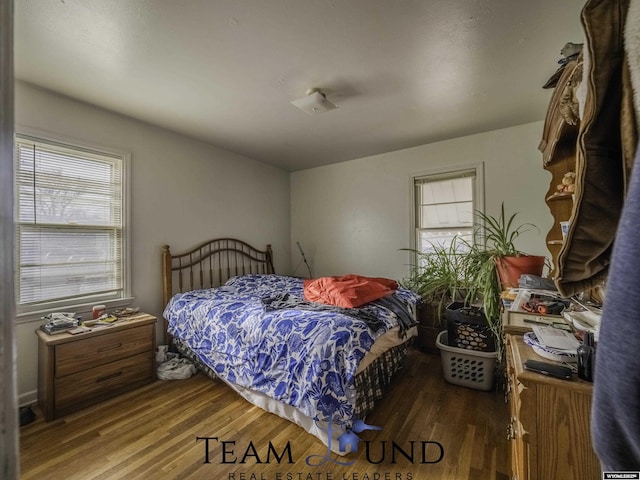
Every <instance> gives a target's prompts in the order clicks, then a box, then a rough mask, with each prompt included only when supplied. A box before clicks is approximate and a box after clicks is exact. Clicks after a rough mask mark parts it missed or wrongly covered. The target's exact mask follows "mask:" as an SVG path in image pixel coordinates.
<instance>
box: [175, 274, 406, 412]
mask: <svg viewBox="0 0 640 480" xmlns="http://www.w3.org/2000/svg"><path fill="white" fill-rule="evenodd" d="M283 293H288V294H289V295H290V296H291V297H295V298H299V299H300V300H303V298H304V296H303V281H302V280H301V279H299V278H293V277H284V276H279V275H247V276H242V277H234V278H232V279H230V280H229V281H228V282H227V283H226V284H225V285H224V286H221V287H219V288H215V289H209V290H195V291H191V292H187V293H180V294H177V295H175V296H174V297H173V298H172V299H171V301H170V302H169V304H168V305H167V307H166V309H165V311H164V317H165V318H166V319H167V320H168V322H169V327H168V330H169V333H171V334H172V335H173V336H174V337H176V338H179V339H181V340H182V341H183V342H185V343H186V344H188V345H189V346H190V348H191V349H192V350H193V351H194V353H195V354H196V355H197V356H198V357H199V358H200V359H201V360H202V361H203V362H204V363H205V364H207V365H208V366H209V367H211V368H212V369H213V370H214V371H215V372H216V374H217V375H218V376H220V377H221V378H222V379H224V380H226V381H228V382H231V383H234V384H237V385H240V386H242V387H247V388H250V389H253V390H256V391H259V392H262V393H264V394H266V395H267V396H269V397H271V398H274V399H276V400H279V401H281V402H284V403H286V404H289V405H291V406H294V407H297V408H298V409H300V410H301V411H302V412H303V413H304V414H305V415H307V416H309V417H312V418H316V417H317V418H318V419H319V420H325V421H326V420H329V421H330V420H331V419H333V422H334V423H338V424H347V423H349V422H351V420H352V419H353V418H352V417H353V402H354V401H355V391H354V389H353V379H354V376H355V374H356V370H357V368H358V364H359V362H360V361H361V360H362V358H363V357H364V356H365V354H366V353H367V351H369V349H370V348H371V346H372V345H373V342H374V341H375V339H376V338H377V337H379V336H380V335H382V334H383V333H385V332H386V331H388V330H389V329H390V328H392V327H394V326H396V325H397V324H398V320H397V317H396V315H395V314H394V313H392V312H391V311H390V310H387V309H386V308H383V307H381V306H378V305H375V304H373V303H372V304H368V305H366V306H365V307H363V308H364V309H366V310H367V311H368V313H371V311H374V312H375V313H377V315H378V316H379V318H380V319H381V320H382V321H381V322H378V324H379V325H378V324H376V325H377V326H378V327H380V328H378V330H377V331H375V332H374V331H372V330H371V328H370V327H369V326H368V324H367V322H366V321H364V320H361V319H359V318H356V317H354V316H352V315H345V314H342V313H339V312H335V311H309V310H304V309H301V310H298V309H295V308H293V309H291V308H285V309H270V308H266V306H265V302H264V300H265V299H268V298H271V297H273V296H274V295H282V294H283ZM394 295H395V297H396V298H397V299H399V300H400V301H401V302H402V303H404V304H405V305H407V307H408V308H409V310H410V311H414V309H415V304H416V302H417V301H418V298H419V297H418V296H417V295H415V294H414V293H413V292H410V291H408V290H404V289H399V290H398V291H397V292H396V293H395V294H394Z"/></svg>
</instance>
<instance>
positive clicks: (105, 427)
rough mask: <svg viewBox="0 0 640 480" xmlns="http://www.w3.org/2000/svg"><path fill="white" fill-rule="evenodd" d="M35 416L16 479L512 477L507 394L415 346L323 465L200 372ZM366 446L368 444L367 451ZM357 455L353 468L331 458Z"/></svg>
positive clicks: (304, 440) (307, 441)
mask: <svg viewBox="0 0 640 480" xmlns="http://www.w3.org/2000/svg"><path fill="white" fill-rule="evenodd" d="M36 411H37V413H38V419H37V420H36V421H35V422H34V423H32V424H30V425H27V426H24V427H21V435H20V449H21V452H20V453H21V472H22V477H21V478H23V479H25V480H28V479H38V480H42V479H53V480H57V479H64V480H70V479H82V480H88V479H118V480H120V479H136V478H141V479H215V480H217V479H222V480H423V479H429V480H436V479H442V480H465V479H468V480H489V479H491V480H506V479H508V478H509V477H510V476H509V474H508V471H509V466H508V455H509V453H508V444H507V439H506V425H507V421H508V413H507V406H506V404H505V403H504V395H503V393H502V392H480V391H477V390H472V389H468V388H464V387H459V386H455V385H450V384H448V383H446V382H445V381H444V379H443V377H442V372H441V367H440V357H439V356H437V355H427V354H424V353H421V352H418V351H416V350H410V352H409V355H408V359H407V365H406V366H405V368H404V369H403V370H402V371H401V372H400V373H399V374H398V376H397V377H396V379H395V381H394V383H393V386H392V388H391V390H390V391H389V392H388V393H387V396H386V397H385V398H384V399H383V400H382V401H381V402H380V404H379V406H378V407H377V408H376V410H375V412H374V413H373V414H371V415H370V416H369V417H368V418H367V422H368V423H369V424H372V425H378V426H382V430H381V431H366V432H363V433H361V434H360V438H361V440H363V441H362V442H360V448H359V451H358V452H357V453H353V454H351V455H349V456H347V457H339V456H337V455H335V454H331V455H330V456H329V458H328V460H326V461H325V462H324V463H323V464H322V465H320V466H309V465H308V464H307V460H308V457H309V456H311V455H318V456H317V457H313V460H312V461H309V463H318V462H320V461H321V460H322V459H323V458H324V457H325V456H326V454H327V449H326V447H325V446H324V445H323V444H322V443H320V442H319V440H317V439H316V438H315V437H312V436H311V435H309V434H307V433H306V432H304V431H303V430H302V429H301V428H299V427H297V426H296V425H293V424H291V423H290V422H288V421H286V420H283V419H281V418H279V417H277V416H275V415H272V414H269V413H266V412H264V411H262V410H260V409H259V408H257V407H254V406H252V405H250V404H249V403H247V402H246V401H245V400H243V399H242V398H240V397H239V396H238V395H237V394H236V393H235V392H234V391H232V390H231V389H230V388H229V387H227V386H226V385H224V384H223V383H221V382H219V381H213V380H210V379H209V378H207V377H206V376H204V375H202V374H197V375H195V376H193V377H192V378H190V379H188V380H177V381H164V382H163V381H156V382H155V383H153V384H151V385H149V386H146V387H143V388H141V389H138V390H136V391H133V392H130V393H128V394H125V395H122V396H120V397H117V398H115V399H112V400H108V401H105V402H103V403H101V404H99V405H96V406H94V407H90V408H87V409H85V410H82V411H81V412H78V413H75V414H73V415H69V416H67V417H65V418H63V419H59V420H54V421H52V422H49V423H47V422H44V421H43V419H42V415H41V413H40V411H39V410H37V409H36ZM197 437H217V438H218V440H219V442H222V441H228V442H235V443H234V444H232V443H227V444H226V446H225V447H224V448H223V446H222V444H221V443H219V442H216V441H214V440H210V441H209V442H210V444H209V448H208V450H207V448H206V444H205V441H204V440H197ZM364 441H368V442H369V443H368V446H369V452H368V454H367V451H366V448H365V445H367V444H365V442H364ZM269 442H271V445H272V449H271V452H270V451H269ZM411 442H414V443H413V447H414V450H413V455H411V452H412V449H411V445H412V443H411ZM426 442H438V443H440V444H441V445H442V448H443V451H444V456H443V457H442V459H441V460H440V461H439V462H437V463H426V462H429V461H434V460H436V459H437V458H438V456H439V450H438V448H437V446H436V445H435V444H433V443H426ZM393 443H395V447H394V445H393ZM287 445H289V446H290V450H289V451H290V453H291V463H290V462H289V455H288V452H287V451H286V447H287ZM423 445H425V449H424V450H425V458H424V460H425V462H423V458H422V457H423V454H422V446H423ZM251 446H253V449H252V447H251ZM398 447H399V448H400V449H401V450H402V451H404V452H405V454H407V455H403V454H402V453H401V452H400V450H398ZM224 449H226V451H227V453H226V454H225V453H224V452H223V450H224ZM207 453H208V458H207ZM392 453H395V458H394V455H392ZM245 455H246V458H245V463H241V460H242V458H243V457H245ZM268 457H269V462H268V463H267V458H268ZM277 457H280V459H281V463H278V461H277ZM410 458H412V461H411V460H410ZM207 460H208V463H207ZM233 460H235V463H232V461H233ZM225 461H226V462H227V463H223V462H225ZM352 461H353V462H354V463H353V464H352V465H348V466H345V465H339V464H337V463H335V462H352ZM258 462H262V463H258Z"/></svg>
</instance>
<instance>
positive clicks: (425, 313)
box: [416, 303, 442, 354]
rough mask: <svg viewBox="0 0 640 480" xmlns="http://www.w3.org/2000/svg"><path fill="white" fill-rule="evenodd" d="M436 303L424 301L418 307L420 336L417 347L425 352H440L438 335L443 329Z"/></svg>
mask: <svg viewBox="0 0 640 480" xmlns="http://www.w3.org/2000/svg"><path fill="white" fill-rule="evenodd" d="M438 317H439V315H438V307H437V305H436V304H431V303H422V304H420V306H419V307H418V322H419V323H420V324H419V325H418V337H417V339H416V347H417V348H418V349H420V350H422V351H423V352H425V353H436V354H437V353H439V352H438V347H436V337H437V336H438V334H439V333H440V332H441V331H442V327H441V321H440V318H438Z"/></svg>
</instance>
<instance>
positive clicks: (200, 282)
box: [162, 238, 275, 307]
mask: <svg viewBox="0 0 640 480" xmlns="http://www.w3.org/2000/svg"><path fill="white" fill-rule="evenodd" d="M274 271H275V270H274V268H273V253H272V252H271V245H267V248H266V250H258V249H257V248H255V247H253V246H251V245H249V244H248V243H246V242H243V241H242V240H236V239H235V238H216V239H214V240H208V241H206V242H204V243H202V244H200V245H198V246H197V247H195V248H193V249H191V250H189V251H188V252H184V253H178V254H172V253H171V251H170V249H169V245H165V246H164V247H162V302H163V307H164V306H166V305H167V303H169V300H170V299H171V297H172V296H173V295H174V294H176V293H179V292H187V291H189V290H197V289H202V288H213V287H219V286H220V285H222V284H224V283H225V282H226V281H227V280H228V279H229V278H231V277H233V276H236V275H249V274H252V273H264V274H267V273H274ZM174 280H175V282H174Z"/></svg>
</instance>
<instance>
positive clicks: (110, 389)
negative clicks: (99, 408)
mask: <svg viewBox="0 0 640 480" xmlns="http://www.w3.org/2000/svg"><path fill="white" fill-rule="evenodd" d="M150 356H151V353H141V354H138V355H134V356H131V357H127V358H124V359H122V360H118V361H115V362H111V363H107V364H105V365H101V366H99V367H96V368H92V369H89V370H85V371H82V372H78V373H75V374H73V375H67V376H66V377H63V378H60V379H56V380H55V391H56V398H55V402H54V404H55V410H56V412H59V411H64V410H65V409H67V408H69V407H73V406H75V405H81V404H88V403H93V402H94V401H95V400H97V399H99V397H101V396H102V394H104V393H109V394H113V393H114V392H118V391H125V390H128V389H130V388H132V387H133V386H137V385H141V384H144V383H148V382H150V381H152V380H153V363H152V362H150V361H149V358H150Z"/></svg>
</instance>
